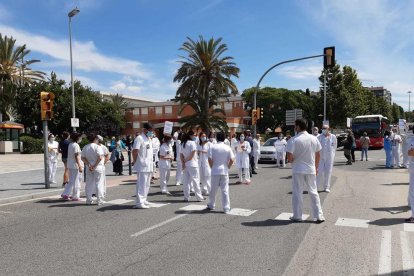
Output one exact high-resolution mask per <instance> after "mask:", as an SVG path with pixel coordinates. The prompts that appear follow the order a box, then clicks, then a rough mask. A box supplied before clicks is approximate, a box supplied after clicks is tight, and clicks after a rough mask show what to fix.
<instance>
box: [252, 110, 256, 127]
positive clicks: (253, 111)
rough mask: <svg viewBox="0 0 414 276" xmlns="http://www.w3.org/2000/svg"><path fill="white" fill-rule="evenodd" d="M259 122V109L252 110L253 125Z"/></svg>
mask: <svg viewBox="0 0 414 276" xmlns="http://www.w3.org/2000/svg"><path fill="white" fill-rule="evenodd" d="M256 123H257V110H256V109H253V110H252V125H255V124H256Z"/></svg>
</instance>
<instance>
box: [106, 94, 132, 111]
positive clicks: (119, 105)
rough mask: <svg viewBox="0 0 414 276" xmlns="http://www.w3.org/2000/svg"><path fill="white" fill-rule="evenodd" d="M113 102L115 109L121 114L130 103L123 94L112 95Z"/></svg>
mask: <svg viewBox="0 0 414 276" xmlns="http://www.w3.org/2000/svg"><path fill="white" fill-rule="evenodd" d="M110 97H111V101H112V104H113V105H114V107H115V109H116V110H117V111H119V112H123V111H124V110H125V109H126V108H127V107H128V102H127V101H126V100H125V98H124V97H123V96H122V95H121V94H118V93H117V94H115V95H111V96H110Z"/></svg>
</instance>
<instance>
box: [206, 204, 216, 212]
mask: <svg viewBox="0 0 414 276" xmlns="http://www.w3.org/2000/svg"><path fill="white" fill-rule="evenodd" d="M206 211H214V208H211V207H210V206H208V205H207V208H206Z"/></svg>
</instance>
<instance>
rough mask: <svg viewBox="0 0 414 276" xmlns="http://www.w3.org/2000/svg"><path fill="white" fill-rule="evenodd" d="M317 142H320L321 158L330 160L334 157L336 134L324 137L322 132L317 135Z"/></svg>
mask: <svg viewBox="0 0 414 276" xmlns="http://www.w3.org/2000/svg"><path fill="white" fill-rule="evenodd" d="M318 140H319V143H321V146H322V150H321V159H324V160H328V159H330V160H332V161H333V159H334V158H335V153H336V147H337V140H336V136H335V135H333V134H332V133H331V134H330V135H329V136H328V137H326V136H325V135H324V134H321V135H319V136H318Z"/></svg>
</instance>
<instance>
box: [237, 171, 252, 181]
mask: <svg viewBox="0 0 414 276" xmlns="http://www.w3.org/2000/svg"><path fill="white" fill-rule="evenodd" d="M239 181H240V182H242V183H243V182H247V181H250V169H239Z"/></svg>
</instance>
